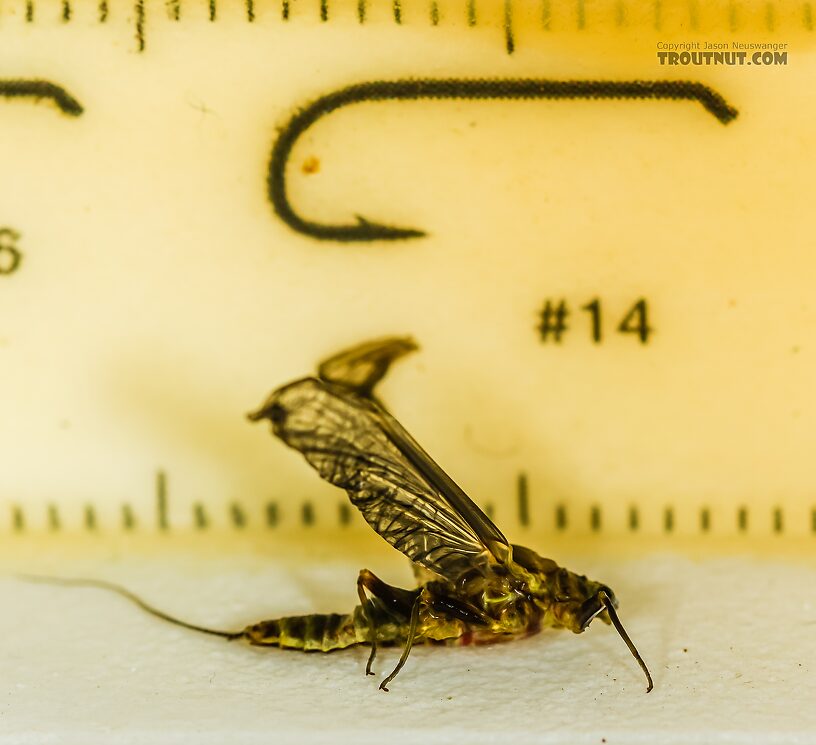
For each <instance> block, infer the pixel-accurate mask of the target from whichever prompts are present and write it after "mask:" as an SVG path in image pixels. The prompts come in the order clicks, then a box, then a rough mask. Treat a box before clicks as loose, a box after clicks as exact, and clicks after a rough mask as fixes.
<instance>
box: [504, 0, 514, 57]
mask: <svg viewBox="0 0 816 745" xmlns="http://www.w3.org/2000/svg"><path fill="white" fill-rule="evenodd" d="M504 48H505V49H506V50H507V54H513V52H515V51H516V39H515V35H514V32H513V0H504Z"/></svg>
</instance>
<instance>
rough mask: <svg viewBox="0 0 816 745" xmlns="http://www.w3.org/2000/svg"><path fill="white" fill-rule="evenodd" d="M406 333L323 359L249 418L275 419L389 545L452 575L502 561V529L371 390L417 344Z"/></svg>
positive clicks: (504, 545)
mask: <svg viewBox="0 0 816 745" xmlns="http://www.w3.org/2000/svg"><path fill="white" fill-rule="evenodd" d="M405 341H406V340H394V339H391V340H383V341H381V342H376V343H371V344H368V345H363V346H361V347H357V348H355V349H353V350H349V351H348V352H344V353H342V354H341V355H337V356H336V357H333V358H331V359H330V360H328V361H327V362H325V363H323V365H321V368H320V369H321V374H323V373H324V371H326V370H327V369H328V370H329V371H330V374H329V375H328V376H326V377H325V378H323V379H316V378H305V379H303V380H299V381H295V382H294V383H290V384H289V385H286V386H283V387H282V388H280V389H278V390H277V391H275V392H274V393H273V394H272V395H271V396H270V397H269V399H268V400H267V401H266V403H265V404H264V405H263V407H262V408H261V409H260V410H259V411H258V412H257V413H256V414H253V415H251V418H252V419H262V418H268V419H270V420H271V421H272V427H273V431H274V433H275V434H276V435H277V436H278V437H280V438H281V439H282V440H283V441H284V442H285V443H286V444H287V445H289V446H290V447H292V448H294V449H295V450H298V451H299V452H300V453H301V454H302V455H303V456H304V457H305V458H306V460H307V461H308V462H309V463H310V465H312V467H314V468H315V469H316V470H317V472H318V473H319V474H320V476H321V477H322V478H324V479H326V480H327V481H329V482H330V483H332V484H334V485H335V486H339V487H342V488H343V489H345V490H346V491H347V493H348V495H349V497H350V499H351V501H352V503H353V504H354V505H355V506H356V507H358V508H359V509H360V511H361V512H362V513H363V516H364V517H365V519H366V521H367V522H368V523H369V524H370V525H371V526H372V527H373V528H374V530H376V531H377V532H378V533H379V534H380V535H381V536H382V537H383V538H385V540H386V541H388V542H389V543H390V544H391V545H393V546H394V547H395V548H397V549H398V550H400V551H402V552H403V553H404V554H406V555H407V556H408V557H409V558H410V559H412V560H413V561H415V562H417V563H418V564H420V565H421V566H423V567H425V568H426V569H428V570H430V571H432V572H435V573H436V574H438V575H441V576H443V577H445V578H447V579H450V580H455V579H457V578H458V577H459V576H461V575H462V574H463V573H464V572H466V571H468V570H471V569H473V568H474V567H478V566H479V565H481V564H484V563H489V562H491V561H493V562H495V561H499V562H501V561H503V560H504V559H505V557H506V556H507V555H508V554H509V551H510V549H509V546H508V545H507V541H506V539H505V538H504V536H503V535H502V534H501V532H500V531H499V530H498V528H496V526H495V525H493V523H492V522H490V520H489V519H488V518H487V516H486V515H484V513H483V512H482V511H481V510H479V508H478V507H477V506H476V505H475V504H474V503H473V502H472V501H471V500H470V498H469V497H467V495H465V493H464V492H463V491H462V490H461V489H460V488H459V487H458V486H457V485H456V484H455V483H454V482H453V480H452V479H450V477H448V476H447V474H445V473H444V471H442V469H441V468H440V467H439V466H438V465H437V464H436V463H435V462H434V461H433V460H432V459H431V458H430V456H428V454H427V453H425V451H424V450H422V448H421V447H420V446H419V445H417V444H416V442H415V441H414V440H413V438H412V437H411V436H410V435H408V433H407V432H406V431H405V430H404V429H403V428H402V426H401V425H399V423H398V422H397V421H396V420H395V419H394V418H393V417H392V416H391V415H390V414H389V413H388V412H387V411H386V410H385V409H384V408H383V407H382V406H381V405H380V404H379V403H378V402H377V401H376V399H374V397H373V395H371V391H372V389H373V386H374V384H376V382H377V381H378V380H379V379H381V378H382V376H383V375H384V374H385V372H386V371H387V369H388V366H389V364H390V363H391V361H393V359H395V358H396V357H397V356H401V355H402V354H405V353H406V352H407V351H410V350H411V349H413V348H415V345H413V344H412V343H411V347H410V348H408V347H407V345H406V344H405V343H398V342H405ZM357 359H359V360H361V362H360V364H361V365H363V368H364V370H365V371H366V372H365V373H360V369H361V368H359V367H357V366H356V365H355V360H357ZM372 360H376V364H375V363H372ZM338 373H342V374H338Z"/></svg>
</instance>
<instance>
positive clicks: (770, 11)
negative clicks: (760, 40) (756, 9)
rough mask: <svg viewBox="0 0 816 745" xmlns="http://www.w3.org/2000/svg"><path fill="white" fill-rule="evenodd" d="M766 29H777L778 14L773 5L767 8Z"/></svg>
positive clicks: (769, 4)
mask: <svg viewBox="0 0 816 745" xmlns="http://www.w3.org/2000/svg"><path fill="white" fill-rule="evenodd" d="M765 28H767V29H768V31H773V30H774V29H775V28H776V12H775V11H774V6H773V5H772V4H771V3H768V4H767V5H766V6H765Z"/></svg>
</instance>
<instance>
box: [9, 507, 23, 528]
mask: <svg viewBox="0 0 816 745" xmlns="http://www.w3.org/2000/svg"><path fill="white" fill-rule="evenodd" d="M11 521H12V525H13V526H14V532H15V533H22V532H23V531H24V530H25V523H26V521H25V513H24V512H23V508H22V507H21V506H20V505H19V504H15V505H14V506H13V507H12V508H11Z"/></svg>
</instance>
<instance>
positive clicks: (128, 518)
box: [122, 504, 136, 531]
mask: <svg viewBox="0 0 816 745" xmlns="http://www.w3.org/2000/svg"><path fill="white" fill-rule="evenodd" d="M122 527H123V528H124V529H125V530H127V531H131V530H133V528H135V527H136V518H135V516H134V515H133V508H132V507H131V506H130V505H129V504H123V505H122Z"/></svg>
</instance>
